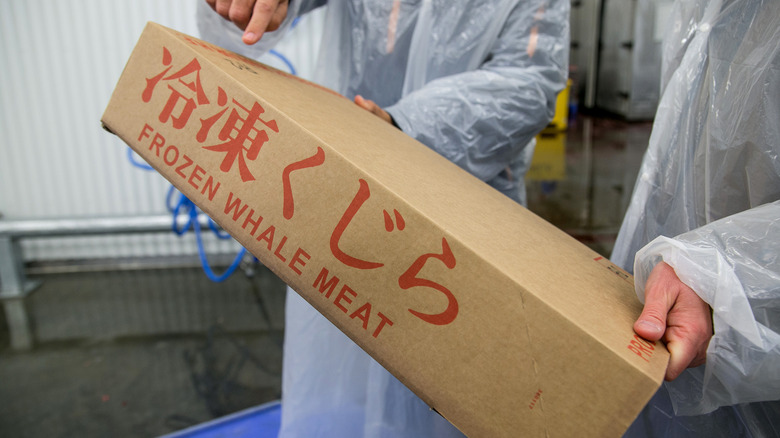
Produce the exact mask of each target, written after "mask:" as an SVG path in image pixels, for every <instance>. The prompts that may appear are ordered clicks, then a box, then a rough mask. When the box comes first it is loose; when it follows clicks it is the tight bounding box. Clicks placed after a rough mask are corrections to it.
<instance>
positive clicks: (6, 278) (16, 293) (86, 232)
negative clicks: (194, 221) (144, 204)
mask: <svg viewBox="0 0 780 438" xmlns="http://www.w3.org/2000/svg"><path fill="white" fill-rule="evenodd" d="M189 221H190V217H189V216H187V215H180V216H178V217H177V218H176V227H177V228H179V229H181V228H182V227H185V226H186V224H187V223H188V222H189ZM208 221H209V218H208V217H207V216H205V215H199V216H198V222H199V224H200V225H201V226H202V227H207V226H208ZM173 225H174V224H173V219H172V217H171V215H167V214H162V215H155V216H125V217H84V218H57V219H14V220H0V302H2V304H3V307H4V309H5V314H6V320H7V323H8V328H9V333H10V340H11V347H12V348H13V349H16V350H27V349H30V348H32V345H33V334H32V330H31V325H30V318H29V315H28V313H27V310H26V308H25V302H24V300H25V298H26V297H27V296H29V295H30V294H31V293H32V292H33V291H34V290H35V289H37V288H38V286H40V284H41V282H40V281H31V280H29V279H28V278H27V276H26V274H25V263H24V254H23V249H22V245H21V241H22V240H24V239H31V238H44V237H68V236H94V235H117V234H135V233H156V232H171V229H172V227H173Z"/></svg>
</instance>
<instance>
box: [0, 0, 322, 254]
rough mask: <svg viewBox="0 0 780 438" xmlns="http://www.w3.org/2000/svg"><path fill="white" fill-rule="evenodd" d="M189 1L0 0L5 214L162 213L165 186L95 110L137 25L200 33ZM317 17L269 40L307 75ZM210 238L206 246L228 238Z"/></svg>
mask: <svg viewBox="0 0 780 438" xmlns="http://www.w3.org/2000/svg"><path fill="white" fill-rule="evenodd" d="M198 1H204V0H27V1H11V0H0V7H1V8H2V11H3V12H2V13H0V139H1V140H0V214H2V215H3V217H4V218H8V219H23V218H49V217H72V216H104V215H139V214H164V213H167V209H166V206H165V196H166V194H167V191H168V187H169V184H168V183H167V182H166V181H165V180H164V179H163V178H162V177H160V176H159V175H158V174H157V173H156V172H149V171H144V170H141V169H138V168H136V167H133V166H132V165H131V164H130V162H129V160H128V156H127V147H126V146H125V145H124V143H122V142H121V141H120V140H118V139H117V138H116V137H114V136H113V135H111V134H109V133H107V132H105V131H103V130H102V129H101V126H100V117H101V114H102V112H103V110H104V109H105V106H106V104H107V103H108V100H109V98H110V95H111V92H112V90H113V88H114V86H115V84H116V81H117V80H118V79H119V76H120V74H121V72H122V69H123V67H124V64H125V62H126V60H127V59H128V57H129V55H130V52H131V51H132V49H133V47H134V45H135V43H136V41H137V39H138V37H139V36H140V34H141V31H142V29H143V26H144V25H145V23H146V22H147V21H155V22H158V23H160V24H163V25H165V26H168V27H171V28H174V29H177V30H179V31H182V32H185V33H188V34H190V35H195V36H197V35H198V33H197V28H196V23H195V9H196V5H197V3H196V2H198ZM320 15H321V14H317V16H320ZM318 20H319V18H315V17H307V18H306V19H304V20H302V21H301V23H300V24H299V26H298V27H297V28H296V29H295V30H294V32H293V33H294V35H291V37H290V38H288V40H286V41H284V42H283V44H282V45H281V46H279V47H278V48H277V51H279V52H280V53H281V54H283V55H285V56H287V57H288V58H289V59H290V60H291V61H292V62H293V64H294V65H296V69H297V70H298V71H299V74H301V75H302V76H304V77H308V75H310V71H311V69H312V68H313V58H314V53H316V50H317V47H316V42H317V41H318V40H319V38H318V37H317V36H318V35H319V33H318V32H319V30H320V29H321V25H320V24H319V22H318ZM307 21H308V23H307ZM300 41H305V42H306V44H303V45H302V44H300ZM267 62H268V63H271V64H273V65H275V66H277V67H279V68H284V64H281V63H278V62H277V63H275V62H276V60H274V59H268V60H267ZM211 240H212V241H211V242H210V243H209V250H210V251H211V252H214V251H220V252H230V251H235V249H236V248H237V244H235V243H234V242H229V243H217V242H215V241H214V240H215V239H211ZM24 248H25V254H26V259H28V260H31V259H35V260H40V259H55V258H56V259H60V258H82V257H87V258H90V257H110V256H138V255H169V254H180V253H190V252H193V251H194V248H195V246H194V238H193V236H191V235H190V236H185V237H184V238H177V237H175V236H173V235H172V234H171V235H170V236H168V235H160V234H157V235H153V236H120V237H101V238H89V239H87V238H78V239H45V240H43V239H42V240H34V241H28V242H25V243H24Z"/></svg>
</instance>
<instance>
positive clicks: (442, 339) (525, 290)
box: [103, 23, 668, 437]
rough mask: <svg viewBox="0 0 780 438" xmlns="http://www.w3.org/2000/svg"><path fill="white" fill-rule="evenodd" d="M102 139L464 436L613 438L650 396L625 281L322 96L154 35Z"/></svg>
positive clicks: (652, 374)
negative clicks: (124, 149) (188, 203)
mask: <svg viewBox="0 0 780 438" xmlns="http://www.w3.org/2000/svg"><path fill="white" fill-rule="evenodd" d="M103 123H104V126H106V128H107V129H109V130H110V131H111V132H113V133H115V134H117V135H118V136H120V137H121V138H122V139H123V140H124V141H125V142H127V143H128V144H129V145H130V146H131V147H132V148H133V149H134V150H135V151H136V152H138V153H139V154H140V155H141V156H143V157H144V158H145V159H146V160H147V161H148V162H149V164H151V165H152V166H153V167H154V168H156V169H157V170H158V171H159V172H160V173H162V174H163V175H164V176H165V177H166V178H168V179H169V180H170V181H171V182H172V183H173V184H174V185H175V186H176V187H177V188H179V190H181V191H182V192H183V193H184V194H185V195H186V196H188V197H189V198H190V199H192V200H193V201H195V202H196V204H198V206H199V207H200V208H202V209H203V210H204V211H205V212H206V213H208V214H209V215H210V216H211V217H212V218H213V219H214V220H216V221H217V222H218V223H219V224H220V225H221V226H222V227H223V228H225V229H226V230H227V231H229V232H230V233H231V234H232V235H233V236H234V237H235V238H236V239H237V240H238V241H240V242H241V243H242V244H243V245H244V246H245V247H246V248H247V249H248V250H249V251H251V252H252V253H253V254H254V255H255V256H256V257H257V258H258V259H260V260H261V261H262V262H263V263H264V264H265V265H267V266H268V267H270V268H271V269H272V270H273V271H274V272H275V273H276V274H277V275H279V276H280V277H281V278H282V279H284V280H285V281H286V282H287V283H288V284H290V285H291V286H292V287H293V288H294V289H295V290H297V291H298V292H299V293H300V294H301V295H302V296H303V297H304V298H305V299H306V300H307V301H308V302H309V303H311V304H312V305H313V306H314V307H316V308H317V309H318V310H319V311H320V312H322V314H324V315H325V316H326V317H327V318H328V319H329V320H330V321H332V322H333V323H334V324H335V325H336V326H338V327H339V328H340V329H341V330H342V331H343V332H344V333H346V334H347V335H348V336H349V337H350V338H352V339H353V340H354V341H355V342H357V343H358V344H359V345H360V346H361V347H362V348H363V349H364V350H366V351H367V352H368V353H369V354H371V355H372V356H373V357H374V358H376V359H377V361H379V362H380V363H381V364H382V365H384V366H385V367H386V368H387V369H388V370H389V371H390V372H392V373H393V374H394V375H395V376H397V377H398V378H399V379H400V380H401V381H403V382H404V383H405V384H406V385H407V386H408V387H409V388H410V389H411V390H413V391H414V392H415V393H416V394H418V395H419V396H420V397H421V398H422V399H423V400H424V401H425V402H426V403H428V404H429V405H430V406H431V407H433V408H434V409H436V410H437V411H438V412H440V413H441V414H442V415H443V416H444V417H446V418H447V419H448V420H450V421H451V422H452V423H453V424H454V425H455V426H457V427H458V428H459V429H461V430H462V431H463V432H464V433H466V434H467V435H469V436H470V437H515V436H519V435H522V436H556V437H557V436H562V437H571V436H580V437H582V436H594V437H609V436H619V435H621V434H622V433H623V431H624V430H625V429H626V428H627V427H628V425H629V424H630V423H631V421H632V420H633V419H634V418H635V416H636V415H637V414H638V412H639V411H640V410H641V408H642V407H643V406H644V405H645V403H646V402H647V401H648V400H649V398H650V397H651V395H652V394H653V393H654V392H655V391H656V389H657V388H658V386H659V385H660V382H661V380H662V377H663V374H664V370H665V367H666V363H667V360H668V353H667V352H666V350H665V349H664V348H663V347H662V346H661V345H660V344H656V345H653V344H651V343H647V342H645V341H642V340H640V339H639V338H637V337H636V336H635V335H634V333H633V331H632V329H631V327H632V323H633V321H634V319H635V318H636V316H637V315H638V314H639V312H640V309H641V306H640V304H639V303H638V302H637V299H636V297H635V295H634V292H633V287H632V278H631V277H630V276H628V275H627V274H625V273H624V272H622V271H620V270H619V269H617V268H616V267H615V266H613V265H612V264H610V263H609V262H608V261H606V260H604V259H602V258H601V257H599V256H598V255H597V254H596V253H594V252H592V251H591V250H589V249H588V248H586V247H585V246H583V245H581V244H579V243H578V242H576V241H575V240H574V239H572V238H571V237H569V236H567V235H566V234H564V233H562V232H561V231H559V230H558V229H556V228H555V227H553V226H552V225H550V224H549V223H547V222H545V221H544V220H541V219H540V218H538V217H537V216H535V215H534V214H532V213H530V212H529V211H527V210H526V209H524V208H522V207H521V206H519V205H517V204H516V203H514V202H512V201H511V200H509V199H508V198H506V197H504V196H503V195H501V194H499V193H498V192H497V191H495V190H493V189H492V188H490V187H489V186H487V185H486V184H484V183H482V182H481V181H479V180H477V179H476V178H474V177H472V176H470V175H469V174H467V173H466V172H464V171H463V170H461V169H459V168H458V167H456V166H455V165H453V164H451V163H450V162H448V161H447V160H446V159H444V158H442V157H441V156H439V155H437V154H436V153H434V152H432V151H431V150H430V149H428V148H427V147H425V146H423V145H421V144H420V143H418V142H416V141H415V140H413V139H411V138H409V137H408V136H406V135H405V134H403V133H402V132H400V131H398V130H397V129H395V128H392V127H391V126H390V125H388V124H385V123H384V122H382V121H380V120H379V119H378V118H376V117H375V116H373V115H371V114H369V113H368V112H366V111H364V110H362V109H360V108H358V107H357V106H356V105H354V104H353V103H352V102H351V101H349V100H347V99H345V98H343V97H341V96H339V95H337V94H335V93H333V92H332V91H329V90H326V89H323V88H321V87H318V86H317V85H313V84H311V83H308V82H306V81H303V80H301V79H298V78H295V77H292V76H289V75H287V74H285V73H282V72H279V71H276V70H273V69H271V68H268V67H266V66H263V65H261V64H259V63H257V62H254V61H252V60H249V59H246V58H243V57H241V56H239V55H236V54H234V53H230V52H228V51H225V50H223V49H220V48H218V47H215V46H212V45H209V44H206V43H204V42H201V41H199V40H197V39H194V38H192V37H189V36H186V35H183V34H180V33H178V32H175V31H172V30H170V29H166V28H164V27H162V26H159V25H156V24H153V23H150V24H149V25H148V26H147V28H146V30H145V31H144V33H143V35H142V36H141V39H140V41H139V43H138V45H137V47H136V49H135V50H134V52H133V54H132V56H131V58H130V60H129V62H128V64H127V66H126V68H125V71H124V73H123V74H122V77H121V79H120V80H119V83H118V85H117V87H116V90H115V92H114V95H113V97H112V98H111V102H110V103H109V105H108V108H107V109H106V112H105V114H104V115H103ZM334 372H338V370H334Z"/></svg>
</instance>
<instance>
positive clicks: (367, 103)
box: [355, 95, 393, 124]
mask: <svg viewBox="0 0 780 438" xmlns="http://www.w3.org/2000/svg"><path fill="white" fill-rule="evenodd" d="M355 103H356V104H357V105H358V106H359V107H361V108H363V109H364V110H366V111H368V112H370V113H372V114H374V115H375V116H377V117H379V118H380V119H382V120H384V121H385V122H387V123H390V124H392V123H393V119H392V117H390V114H389V113H388V112H387V111H385V110H383V109H382V108H381V107H380V106H379V105H377V104H376V103H375V102H374V101H373V100H368V99H364V98H363V96H360V95H358V96H355Z"/></svg>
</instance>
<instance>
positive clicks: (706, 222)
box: [612, 0, 780, 437]
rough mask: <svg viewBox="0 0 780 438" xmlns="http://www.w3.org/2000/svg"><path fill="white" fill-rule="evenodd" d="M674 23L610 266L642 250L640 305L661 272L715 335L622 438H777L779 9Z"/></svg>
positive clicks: (710, 9)
mask: <svg viewBox="0 0 780 438" xmlns="http://www.w3.org/2000/svg"><path fill="white" fill-rule="evenodd" d="M671 18H672V20H671V27H670V29H669V32H668V34H667V40H666V44H665V48H664V71H663V81H664V83H663V84H662V89H663V96H662V98H661V102H660V105H659V109H658V113H657V116H656V119H655V124H654V127H653V133H652V135H651V138H650V144H649V147H648V151H647V153H646V155H645V158H644V161H643V164H642V167H641V169H640V173H639V177H638V179H637V184H636V187H635V189H634V193H633V198H632V201H631V206H630V208H629V210H628V212H627V214H626V218H625V220H624V223H623V226H622V228H621V230H620V234H619V236H618V241H617V242H616V247H615V251H614V253H613V256H612V259H613V261H615V262H616V263H618V264H619V265H622V266H623V267H624V268H627V269H631V268H632V262H633V261H634V254H635V253H637V251H638V250H639V249H640V248H642V247H645V248H644V249H642V250H641V251H639V252H638V253H637V256H636V262H635V264H634V266H633V267H634V270H635V274H636V283H637V284H638V285H640V287H638V292H639V295H640V297H642V295H643V287H642V285H644V282H645V281H646V278H647V275H648V274H649V272H650V270H651V269H652V267H653V266H654V265H655V264H656V263H657V262H658V260H660V259H663V260H664V261H666V262H667V263H668V264H670V265H671V266H672V267H673V268H674V269H675V271H676V273H677V275H678V277H680V279H681V280H682V281H684V282H685V283H686V284H687V285H688V286H690V287H691V288H692V289H693V290H694V291H696V293H697V294H698V295H699V296H700V297H701V298H702V299H703V300H705V301H706V302H708V303H709V304H710V306H711V307H712V309H713V322H714V331H715V334H714V336H713V338H712V340H711V342H710V345H709V348H708V351H707V363H706V364H705V365H703V366H701V367H698V368H694V369H689V370H687V371H686V372H684V373H683V375H682V376H681V377H680V378H678V379H676V380H675V381H673V382H668V383H666V384H665V385H664V388H663V389H662V390H661V391H659V394H657V395H656V397H654V399H653V400H652V401H651V403H650V404H649V405H648V407H647V408H646V409H645V411H644V412H643V413H642V414H641V415H640V418H639V419H638V420H637V422H635V424H634V425H633V426H632V428H631V429H630V430H629V433H628V434H627V435H628V436H707V437H717V436H724V437H726V436H729V437H730V436H778V435H780V427H779V426H777V422H778V418H780V401H778V400H779V399H780V335H779V334H778V333H780V262H778V259H777V257H778V253H780V222H779V221H780V219H779V218H780V202H776V201H778V200H780V160H778V153H780V123H778V121H780V44H778V41H780V3H778V2H776V1H758V0H741V1H707V0H684V1H678V2H677V3H676V4H675V8H674V11H673V15H672V17H671ZM659 236H666V237H659ZM672 236H677V237H674V238H672ZM656 238H658V239H656ZM654 239H655V240H654ZM651 241H652V243H650V244H649V245H647V244H648V243H649V242H651ZM645 245H647V246H645ZM705 414H706V415H705Z"/></svg>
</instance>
